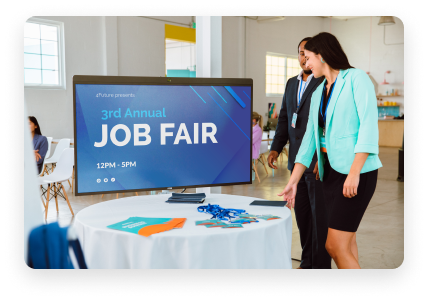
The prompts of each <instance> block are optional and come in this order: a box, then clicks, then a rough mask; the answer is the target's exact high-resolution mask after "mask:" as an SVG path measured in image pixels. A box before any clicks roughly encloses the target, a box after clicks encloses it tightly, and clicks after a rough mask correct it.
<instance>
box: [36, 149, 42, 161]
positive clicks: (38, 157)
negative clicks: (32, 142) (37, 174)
mask: <svg viewBox="0 0 428 301" xmlns="http://www.w3.org/2000/svg"><path fill="white" fill-rule="evenodd" d="M34 155H35V156H36V161H37V162H39V160H40V159H41V158H42V156H40V154H39V150H35V151H34Z"/></svg>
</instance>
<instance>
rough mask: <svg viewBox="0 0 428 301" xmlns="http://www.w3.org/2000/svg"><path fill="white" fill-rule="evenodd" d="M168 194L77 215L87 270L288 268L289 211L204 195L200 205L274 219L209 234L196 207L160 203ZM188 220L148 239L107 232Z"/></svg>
mask: <svg viewBox="0 0 428 301" xmlns="http://www.w3.org/2000/svg"><path fill="white" fill-rule="evenodd" d="M169 196H170V194H164V195H150V196H137V197H129V198H122V199H117V200H112V201H106V202H102V203H98V204H96V205H92V206H89V207H87V208H85V209H83V210H82V211H80V212H79V213H78V214H77V215H76V218H75V222H74V226H75V228H76V231H77V233H78V237H79V240H80V242H81V244H82V248H83V252H84V255H85V259H86V262H87V264H88V267H89V268H95V269H102V268H106V269H119V268H132V269H146V268H179V269H205V268H207V269H211V268H220V269H227V268H233V269H238V268H240V269H246V268H255V269H275V268H279V269H286V268H288V269H291V233H292V222H291V214H290V210H289V209H288V208H286V207H262V206H249V204H250V203H251V202H252V201H254V200H255V198H253V197H243V196H233V195H225V194H209V195H207V198H206V200H205V203H204V204H203V205H206V204H208V203H210V204H218V205H220V206H221V207H223V208H235V209H245V210H246V211H247V212H248V213H251V214H274V215H278V216H280V217H282V218H281V219H277V220H270V221H264V220H260V221H259V222H258V223H251V224H245V225H243V228H239V229H222V228H214V229H208V228H206V227H205V226H196V225H195V221H198V220H204V219H209V218H211V215H209V214H206V213H200V212H198V211H197V210H196V208H197V207H198V206H200V204H198V205H196V204H168V203H165V201H166V200H167V198H168V197H169ZM133 216H139V217H164V218H183V217H184V218H187V220H186V223H185V225H184V227H183V228H182V229H173V230H171V231H167V232H162V233H158V234H153V235H151V236H149V237H144V236H140V235H137V234H133V233H128V232H123V231H118V230H112V229H109V228H107V226H108V225H111V224H114V223H117V222H120V221H123V220H126V219H128V218H129V217H133Z"/></svg>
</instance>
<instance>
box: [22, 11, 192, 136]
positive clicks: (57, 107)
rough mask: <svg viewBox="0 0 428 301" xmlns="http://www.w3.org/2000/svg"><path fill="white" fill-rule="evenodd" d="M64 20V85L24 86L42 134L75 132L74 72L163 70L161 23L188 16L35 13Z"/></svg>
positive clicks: (185, 21)
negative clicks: (47, 87)
mask: <svg viewBox="0 0 428 301" xmlns="http://www.w3.org/2000/svg"><path fill="white" fill-rule="evenodd" d="M37 18H40V19H47V20H55V21H60V22H64V41H65V71H66V89H65V90H36V89H31V88H25V89H24V95H25V99H26V102H27V109H28V114H29V115H33V116H35V117H36V118H37V119H38V121H39V124H40V128H41V130H42V133H43V135H45V136H50V137H54V138H73V137H74V129H73V76H74V75H121V76H165V41H164V40H165V24H166V23H168V24H173V25H180V24H176V23H174V22H178V23H182V25H181V26H185V24H190V22H191V21H192V17H151V18H156V19H163V20H166V21H159V20H153V19H149V18H143V17H37Z"/></svg>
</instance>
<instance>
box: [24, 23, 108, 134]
mask: <svg viewBox="0 0 428 301" xmlns="http://www.w3.org/2000/svg"><path fill="white" fill-rule="evenodd" d="M38 18H41V19H48V20H55V21H60V22H64V43H65V79H66V89H65V90H37V89H30V88H25V89H24V96H25V99H26V102H27V110H28V114H29V115H33V116H35V117H36V118H37V120H38V121H39V124H40V128H41V130H42V134H43V135H45V136H50V137H54V138H73V137H74V136H73V135H74V131H73V75H76V74H79V75H103V74H105V64H104V62H105V55H104V43H103V40H104V35H103V30H104V22H103V18H102V17H38Z"/></svg>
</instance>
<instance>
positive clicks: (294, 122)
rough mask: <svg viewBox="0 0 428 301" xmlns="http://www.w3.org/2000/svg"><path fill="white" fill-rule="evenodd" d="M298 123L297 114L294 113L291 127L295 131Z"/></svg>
mask: <svg viewBox="0 0 428 301" xmlns="http://www.w3.org/2000/svg"><path fill="white" fill-rule="evenodd" d="M296 121H297V114H296V113H293V120H291V127H292V128H293V129H295V128H296Z"/></svg>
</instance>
